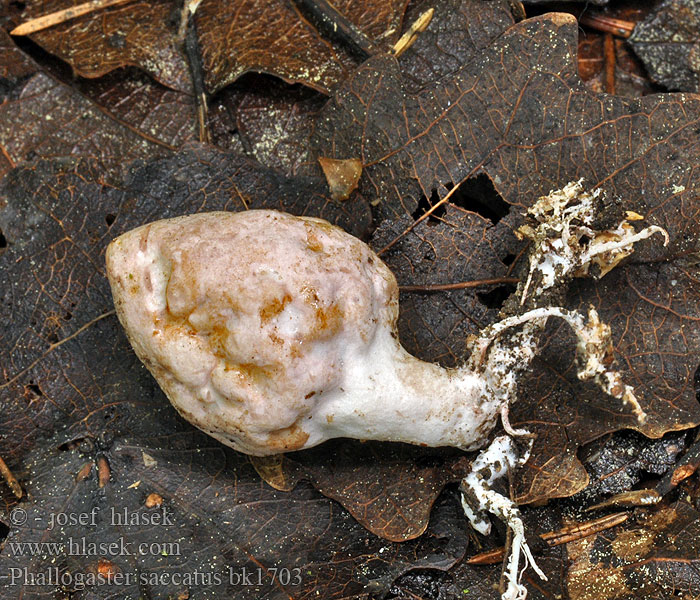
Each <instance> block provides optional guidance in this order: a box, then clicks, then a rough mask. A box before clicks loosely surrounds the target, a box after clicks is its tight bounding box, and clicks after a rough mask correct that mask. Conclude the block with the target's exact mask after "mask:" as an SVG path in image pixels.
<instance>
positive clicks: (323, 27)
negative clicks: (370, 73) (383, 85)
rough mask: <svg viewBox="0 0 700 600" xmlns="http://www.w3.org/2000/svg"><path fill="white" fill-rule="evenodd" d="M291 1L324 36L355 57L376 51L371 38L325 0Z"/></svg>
mask: <svg viewBox="0 0 700 600" xmlns="http://www.w3.org/2000/svg"><path fill="white" fill-rule="evenodd" d="M292 1H293V2H294V4H295V5H296V6H297V8H298V9H299V10H300V11H301V13H302V15H304V16H305V17H306V18H307V19H309V21H311V23H312V24H313V25H314V27H316V28H317V29H318V30H319V31H320V32H321V34H322V35H323V36H324V37H327V38H328V39H331V40H333V41H335V42H338V43H339V44H342V45H343V46H345V47H346V48H347V49H348V50H349V51H350V52H351V53H352V54H354V55H355V56H356V57H357V58H359V59H361V60H366V59H368V58H369V57H370V56H372V55H373V54H377V53H378V50H377V48H376V47H375V45H374V44H373V43H372V42H371V40H370V39H369V38H368V37H367V36H366V35H365V34H364V33H362V32H361V31H360V30H359V29H358V28H357V27H356V26H355V24H354V23H352V22H351V21H350V20H348V19H347V18H346V17H345V16H344V15H342V14H340V13H339V12H338V10H337V9H336V8H335V7H334V6H333V5H332V4H331V3H330V2H328V1H327V0H292Z"/></svg>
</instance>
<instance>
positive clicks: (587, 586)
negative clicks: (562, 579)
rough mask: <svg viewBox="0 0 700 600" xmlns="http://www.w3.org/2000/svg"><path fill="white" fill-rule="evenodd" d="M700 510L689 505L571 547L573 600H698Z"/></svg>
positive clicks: (640, 515) (640, 514)
mask: <svg viewBox="0 0 700 600" xmlns="http://www.w3.org/2000/svg"><path fill="white" fill-rule="evenodd" d="M699 544H700V519H699V518H698V511H697V509H696V508H695V507H694V506H693V505H692V504H689V503H688V502H687V501H685V500H680V501H678V502H676V503H675V504H672V505H670V506H662V507H659V508H658V509H655V510H651V511H644V510H638V511H637V516H636V519H635V521H628V522H627V523H625V524H624V525H622V526H620V527H618V528H616V529H615V530H613V531H610V532H603V533H600V534H598V535H597V536H594V537H591V538H587V539H583V540H580V541H577V542H573V543H570V544H568V545H567V549H568V553H569V557H570V559H571V560H572V564H571V567H570V568H569V572H568V576H567V589H568V592H569V597H570V598H571V600H589V599H591V600H592V599H594V598H595V599H596V600H598V599H600V600H612V598H615V599H616V600H631V599H633V598H640V597H644V598H652V599H659V600H661V599H666V598H697V597H698V596H699V595H700V576H698V567H699V566H700V564H699V563H698V560H699V559H698V555H697V549H698V547H699Z"/></svg>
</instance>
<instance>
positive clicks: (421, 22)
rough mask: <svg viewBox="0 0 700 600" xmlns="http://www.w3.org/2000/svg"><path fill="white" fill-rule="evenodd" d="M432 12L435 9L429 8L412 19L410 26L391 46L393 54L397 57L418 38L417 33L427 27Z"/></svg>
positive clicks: (433, 12)
mask: <svg viewBox="0 0 700 600" xmlns="http://www.w3.org/2000/svg"><path fill="white" fill-rule="evenodd" d="M433 14H435V9H434V8H429V9H428V10H426V11H425V12H422V13H421V14H420V16H419V17H418V18H417V19H416V20H415V21H413V23H412V24H411V26H410V27H409V28H408V31H406V33H404V34H403V35H402V36H401V37H400V38H399V41H398V42H396V43H395V44H394V47H393V48H392V50H393V51H394V56H396V57H397V58H398V57H399V56H401V55H402V54H403V53H404V52H406V50H408V49H409V48H410V47H411V46H413V43H414V42H415V41H416V40H417V39H418V34H419V33H421V32H423V31H425V30H426V29H427V28H428V25H430V21H431V20H432V18H433Z"/></svg>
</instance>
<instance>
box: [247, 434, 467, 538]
mask: <svg viewBox="0 0 700 600" xmlns="http://www.w3.org/2000/svg"><path fill="white" fill-rule="evenodd" d="M252 461H253V464H254V465H255V466H256V470H257V471H258V473H259V474H260V475H261V477H263V478H264V479H265V480H266V481H267V482H268V483H270V485H272V486H273V487H275V489H283V490H287V491H290V490H292V489H293V488H294V486H295V485H296V484H297V483H298V481H300V480H301V479H306V480H308V481H310V482H311V483H312V484H313V486H314V487H315V488H316V489H317V490H318V491H319V492H321V493H322V494H323V495H324V496H326V497H328V498H332V499H334V500H337V501H338V502H340V504H342V505H343V506H344V507H345V508H346V509H347V510H348V511H350V514H351V515H352V516H353V517H355V519H357V521H358V522H360V523H361V524H362V525H363V526H364V527H366V528H367V529H368V530H369V531H371V532H372V533H374V534H375V535H378V536H380V537H382V538H384V539H387V540H390V541H394V542H403V541H405V540H410V539H413V538H416V537H418V536H420V535H422V534H423V533H424V532H425V530H426V528H427V527H428V521H429V519H430V513H431V510H432V507H433V503H434V502H435V501H436V500H437V498H438V496H439V495H440V493H441V491H442V489H443V488H444V487H445V485H446V484H447V483H449V482H451V481H460V480H461V479H462V478H463V477H465V476H466V474H467V473H468V472H469V463H468V461H467V460H466V459H465V457H464V456H463V455H462V454H461V453H459V452H456V451H454V450H451V449H425V448H418V447H416V446H409V445H406V444H388V443H380V442H358V441H355V440H331V441H329V442H328V443H326V444H323V446H322V447H319V448H312V449H311V450H307V451H304V452H296V453H293V454H287V455H285V456H284V457H283V458H281V459H280V458H278V457H263V458H262V459H260V458H255V457H253V458H252ZM397 503H399V504H400V506H401V508H400V509H399V510H397Z"/></svg>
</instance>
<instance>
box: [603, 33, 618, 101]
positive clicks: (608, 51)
mask: <svg viewBox="0 0 700 600" xmlns="http://www.w3.org/2000/svg"><path fill="white" fill-rule="evenodd" d="M604 40H605V43H604V45H603V56H604V58H605V91H606V93H608V94H614V93H615V62H616V57H615V40H614V39H613V36H612V33H606V34H605V36H604Z"/></svg>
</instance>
